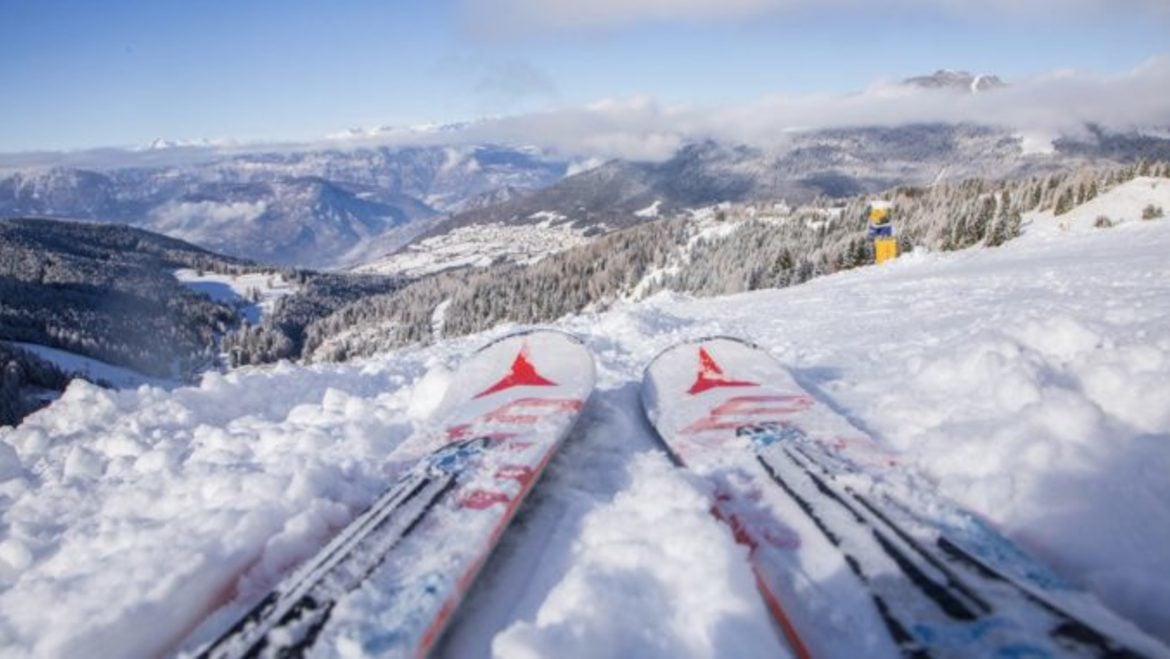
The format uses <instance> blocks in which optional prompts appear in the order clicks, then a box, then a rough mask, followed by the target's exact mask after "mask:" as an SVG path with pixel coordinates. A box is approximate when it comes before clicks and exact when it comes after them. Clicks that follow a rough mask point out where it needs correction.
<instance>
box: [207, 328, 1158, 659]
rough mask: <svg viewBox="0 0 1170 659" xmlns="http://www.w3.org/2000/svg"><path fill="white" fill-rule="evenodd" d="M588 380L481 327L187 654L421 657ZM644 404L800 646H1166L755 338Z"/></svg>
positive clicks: (663, 371)
mask: <svg viewBox="0 0 1170 659" xmlns="http://www.w3.org/2000/svg"><path fill="white" fill-rule="evenodd" d="M593 385H594V363H593V358H592V355H591V354H590V353H589V351H588V349H587V348H586V347H585V346H584V345H583V344H582V343H581V342H580V341H579V340H578V339H576V338H574V337H572V336H569V335H567V334H563V333H560V332H552V331H533V332H526V333H521V334H515V335H511V336H508V337H505V338H503V339H500V340H498V341H495V342H493V343H491V344H489V345H487V346H485V347H484V348H482V349H480V350H479V351H478V352H476V353H475V354H474V355H472V356H471V357H469V358H468V359H467V360H466V361H465V362H464V363H463V364H462V365H461V366H460V368H459V370H458V372H457V373H456V374H455V377H454V378H453V380H452V384H451V386H450V387H449V389H448V391H447V392H446V394H445V396H444V398H443V401H442V403H441V404H440V405H439V407H438V409H437V411H436V413H435V415H434V419H435V423H434V427H433V428H432V429H431V430H430V431H428V432H422V433H418V434H416V435H414V436H413V437H411V438H410V439H409V440H407V441H406V442H404V443H403V445H401V446H400V447H399V448H397V449H396V450H395V452H394V454H393V455H392V456H390V457H391V461H392V462H393V463H394V464H400V465H404V467H403V469H401V470H399V473H400V475H399V476H398V478H397V480H396V481H395V483H394V485H393V486H392V487H390V489H388V490H387V491H386V492H385V493H384V494H383V495H382V496H381V497H380V498H379V499H378V500H377V501H376V502H375V503H374V504H373V505H372V506H371V507H370V508H369V509H368V510H367V511H366V512H364V513H363V514H362V515H360V516H359V517H358V518H356V519H355V520H354V521H353V522H352V523H351V524H350V525H349V526H347V527H346V528H345V529H344V530H343V531H342V532H341V533H340V534H339V535H338V536H337V537H336V538H335V539H334V540H333V541H332V542H330V543H329V544H328V545H327V546H326V547H325V548H324V549H322V550H321V551H320V552H319V553H318V554H317V555H316V556H315V557H314V558H313V560H311V561H309V562H308V563H307V564H306V565H305V566H303V567H302V568H300V569H299V570H297V571H296V572H295V573H293V574H292V575H291V576H290V577H288V578H287V579H285V580H284V581H283V582H281V583H280V584H279V585H278V586H277V588H276V589H275V590H273V591H272V593H270V594H269V595H268V596H266V597H265V598H263V599H262V600H261V601H260V602H259V603H257V604H256V605H255V606H254V607H253V608H252V609H251V610H250V611H249V612H248V613H247V614H246V615H245V616H244V617H243V618H241V619H240V620H239V622H237V623H236V624H235V625H234V626H233V627H232V628H231V629H229V630H227V631H226V632H225V633H224V634H223V635H222V636H220V638H218V639H217V640H216V641H214V642H213V643H211V644H210V645H208V646H207V647H205V648H204V649H202V651H201V653H200V655H199V656H200V657H212V658H216V659H219V658H226V657H254V656H280V657H284V656H302V655H305V654H314V655H316V654H321V655H326V656H329V655H346V656H350V655H365V656H423V655H426V654H427V653H428V652H429V651H430V649H431V648H432V647H433V646H434V644H435V642H436V641H437V640H438V638H439V635H440V634H441V632H442V631H443V628H444V627H445V625H446V624H447V622H448V621H449V620H450V618H451V616H452V614H453V613H454V611H455V609H456V607H457V606H458V605H459V603H460V601H461V600H462V599H463V597H464V595H465V594H466V593H467V591H468V589H469V588H470V587H471V584H472V582H473V581H474V579H475V576H476V574H477V573H478V572H479V570H480V568H482V566H483V564H484V562H485V561H486V559H487V556H488V554H489V553H490V552H491V550H492V549H493V548H494V547H495V545H496V544H497V542H498V540H499V538H500V536H501V535H502V534H503V532H504V530H505V528H506V527H507V525H508V523H509V521H510V520H511V519H512V517H513V516H514V515H515V513H516V510H517V509H518V507H519V506H520V504H521V502H522V501H523V500H524V497H525V495H526V494H527V493H528V491H529V490H530V489H531V488H532V487H533V485H534V484H535V482H536V480H537V479H538V478H539V477H540V475H541V473H542V472H543V470H544V468H545V466H546V465H547V464H548V462H549V460H550V459H551V457H552V455H553V454H554V452H555V451H556V448H557V446H558V445H559V444H560V443H561V441H562V440H563V439H564V438H565V436H566V435H567V434H568V433H569V431H570V429H571V428H572V425H573V423H574V421H575V420H576V418H577V416H578V413H579V412H580V410H581V408H582V407H583V406H584V404H585V401H586V400H587V399H588V397H589V395H590V393H591V391H592V389H593ZM643 401H644V406H645V410H646V413H647V416H648V417H649V418H650V420H651V422H652V423H653V424H654V426H655V427H656V429H657V430H658V432H659V434H660V436H661V437H662V439H663V441H664V442H665V444H666V445H667V447H668V449H669V451H670V453H671V455H672V456H673V457H674V459H675V460H676V461H677V462H679V463H681V464H683V465H685V466H687V467H688V468H690V469H692V470H694V471H696V472H698V473H700V474H703V475H704V476H705V477H706V478H708V479H710V481H711V482H712V483H713V484H714V486H715V492H716V495H715V498H714V501H713V507H712V510H713V512H714V513H715V515H717V516H718V517H719V518H721V519H722V520H724V521H725V522H727V524H728V525H729V526H730V527H731V529H732V531H733V533H734V534H735V537H736V539H737V540H738V541H740V542H742V543H744V544H746V545H747V546H748V547H749V548H750V554H749V555H750V560H751V565H752V568H753V570H754V571H755V574H756V577H757V581H758V584H759V588H760V592H761V594H762V595H763V596H764V599H765V602H766V603H767V606H768V608H769V610H770V611H771V613H772V614H773V615H774V616H775V618H776V620H777V622H778V623H779V624H780V626H781V628H782V629H783V630H784V633H785V635H786V637H787V639H788V641H789V643H790V645H791V647H792V649H793V650H794V652H795V653H796V654H797V655H799V656H817V657H820V656H825V657H854V656H897V655H914V656H929V655H940V656H953V655H962V656H987V655H995V656H1009V655H1010V656H1023V655H1031V656H1055V655H1064V654H1084V655H1089V656H1103V655H1118V656H1125V655H1134V654H1138V653H1148V654H1158V653H1161V652H1164V649H1162V648H1160V646H1158V645H1157V644H1156V643H1155V642H1153V641H1150V640H1149V639H1148V638H1147V637H1145V636H1143V635H1142V634H1140V633H1139V632H1137V631H1136V630H1134V629H1133V628H1132V626H1130V625H1128V624H1127V623H1125V622H1124V621H1121V620H1119V619H1117V618H1116V617H1115V616H1112V615H1111V614H1109V613H1108V612H1107V611H1106V610H1105V609H1104V608H1103V607H1102V606H1101V605H1100V604H1098V603H1097V602H1096V601H1095V600H1093V599H1092V598H1090V597H1089V596H1088V595H1086V594H1084V593H1082V592H1078V591H1074V590H1072V589H1071V588H1068V587H1067V586H1065V585H1064V584H1063V583H1061V582H1060V581H1059V580H1058V579H1056V578H1055V577H1054V576H1052V575H1050V574H1049V573H1047V572H1046V571H1045V570H1043V568H1042V567H1040V566H1039V565H1038V564H1037V563H1036V562H1035V561H1033V560H1031V559H1030V558H1028V557H1027V556H1026V555H1025V554H1023V553H1022V552H1020V551H1019V550H1017V549H1015V548H1014V547H1013V546H1012V545H1010V543H1008V542H1007V541H1006V540H1004V539H1003V538H1002V537H1000V536H998V535H997V534H996V533H995V532H993V531H992V530H990V529H989V528H988V527H987V526H986V525H984V524H982V523H980V522H979V520H978V519H976V518H975V517H973V516H971V515H969V514H966V513H964V512H963V511H961V510H959V509H957V508H954V507H953V506H950V505H948V504H946V503H945V502H943V501H941V500H940V499H938V498H937V497H935V496H933V495H931V494H930V492H931V490H930V488H929V487H926V486H924V485H923V484H922V483H920V482H919V481H918V480H916V479H915V478H914V477H913V476H912V475H911V474H908V473H905V470H902V469H899V468H898V467H897V465H896V459H895V458H894V457H893V456H892V455H890V454H887V453H885V452H884V451H882V450H881V449H880V448H879V447H878V446H877V445H876V444H875V443H874V442H873V441H872V439H870V438H869V437H867V436H865V435H864V434H861V433H859V432H858V431H857V430H856V429H855V428H853V427H852V426H851V425H850V424H849V423H848V422H846V421H845V420H844V419H843V418H841V417H840V416H839V415H837V414H836V413H835V412H833V411H832V410H830V409H829V408H827V407H826V406H825V405H823V404H820V403H818V402H817V401H815V400H814V399H813V398H812V397H811V396H810V395H809V394H808V393H807V392H805V391H804V390H803V389H802V388H801V387H800V386H799V385H797V383H796V382H795V381H794V380H793V379H792V377H791V375H790V374H789V373H788V371H787V370H786V369H784V368H783V367H782V366H781V365H779V364H778V363H777V362H775V361H774V360H772V359H771V357H770V356H769V355H767V353H766V352H764V351H763V350H761V349H759V348H757V347H754V346H751V345H749V344H746V343H743V342H741V341H738V340H734V339H727V338H712V339H704V340H700V341H696V342H691V343H684V344H681V345H679V346H675V347H674V348H671V349H669V350H667V351H666V352H664V353H662V354H661V355H659V356H658V357H657V358H656V359H655V360H654V361H653V362H652V363H651V364H650V366H649V367H648V368H647V369H646V374H645V379H644V383H643Z"/></svg>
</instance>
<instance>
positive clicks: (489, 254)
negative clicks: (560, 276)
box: [354, 211, 589, 277]
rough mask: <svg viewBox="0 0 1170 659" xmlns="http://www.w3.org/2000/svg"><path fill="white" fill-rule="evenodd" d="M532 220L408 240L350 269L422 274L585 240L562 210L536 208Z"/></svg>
mask: <svg viewBox="0 0 1170 659" xmlns="http://www.w3.org/2000/svg"><path fill="white" fill-rule="evenodd" d="M529 217H530V219H534V220H539V223H537V224H502V223H493V224H477V225H471V226H463V227H459V228H457V229H455V230H453V231H450V232H447V233H444V234H441V235H438V236H432V237H430V238H426V239H424V240H421V241H418V242H415V243H411V244H410V245H409V246H407V247H406V248H405V249H403V250H401V251H399V252H396V253H394V254H391V255H390V256H387V257H385V258H383V259H379V260H377V261H374V262H372V263H367V264H365V265H361V266H358V267H356V268H354V271H355V272H360V273H370V274H392V275H402V276H406V277H422V276H425V275H429V274H434V273H436V272H442V271H443V270H450V269H454V268H465V267H472V268H480V267H486V266H489V265H492V264H494V263H499V262H501V261H508V262H511V263H528V264H530V263H535V262H537V261H539V260H541V259H543V258H544V257H546V256H548V255H550V254H555V253H556V252H561V251H564V250H566V249H569V248H571V247H576V246H578V245H582V244H584V243H586V242H589V238H587V237H585V236H584V235H583V231H582V230H580V229H575V228H573V227H572V226H571V225H569V224H567V223H565V220H566V219H567V218H565V216H563V215H560V214H559V213H555V212H552V211H538V212H536V213H533V214H532V215H531V216H529Z"/></svg>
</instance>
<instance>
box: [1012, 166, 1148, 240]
mask: <svg viewBox="0 0 1170 659" xmlns="http://www.w3.org/2000/svg"><path fill="white" fill-rule="evenodd" d="M1151 206H1152V207H1153V208H1154V209H1155V211H1157V210H1158V209H1161V212H1162V213H1163V214H1165V212H1166V211H1165V209H1167V208H1170V179H1165V178H1153V177H1149V176H1139V177H1138V178H1135V179H1134V180H1132V181H1127V182H1125V183H1123V184H1121V185H1119V186H1117V187H1116V188H1113V189H1112V190H1109V191H1108V192H1106V193H1104V194H1102V195H1101V196H1099V197H1096V198H1094V199H1092V200H1090V201H1087V202H1085V203H1083V204H1081V205H1080V206H1077V207H1076V208H1073V209H1072V210H1070V211H1069V212H1067V213H1064V214H1063V215H1054V214H1053V213H1052V211H1045V212H1041V213H1030V214H1029V215H1028V217H1026V218H1025V221H1029V220H1030V222H1029V224H1028V226H1027V227H1026V229H1025V230H1026V231H1027V232H1028V233H1032V234H1040V235H1055V234H1069V233H1071V234H1079V233H1091V232H1094V231H1100V230H1101V229H1102V228H1107V227H1102V226H1098V225H1099V224H1105V225H1108V226H1115V225H1118V224H1123V223H1129V222H1140V221H1143V220H1142V215H1143V212H1144V211H1145V210H1146V208H1147V207H1151ZM1102 218H1104V219H1102Z"/></svg>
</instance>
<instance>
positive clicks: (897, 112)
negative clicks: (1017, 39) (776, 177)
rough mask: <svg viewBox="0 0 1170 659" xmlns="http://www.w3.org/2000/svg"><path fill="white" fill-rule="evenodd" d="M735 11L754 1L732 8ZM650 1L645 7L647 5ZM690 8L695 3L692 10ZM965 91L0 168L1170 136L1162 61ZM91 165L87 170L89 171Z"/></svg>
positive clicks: (885, 91) (587, 110)
mask: <svg viewBox="0 0 1170 659" xmlns="http://www.w3.org/2000/svg"><path fill="white" fill-rule="evenodd" d="M737 1H738V2H739V3H740V4H742V5H743V6H747V4H749V3H750V2H756V1H762V0H737ZM651 4H652V3H651ZM694 4H695V6H696V7H697V6H698V5H699V4H702V3H697V2H696V3H694ZM1007 82H1008V84H1007V86H1004V87H1000V88H996V89H991V90H987V91H981V92H977V93H970V92H969V91H964V90H955V89H923V88H920V87H917V86H913V85H907V84H905V83H904V82H902V81H899V80H884V81H878V82H876V83H874V84H872V85H871V86H870V87H869V88H868V89H865V90H862V91H859V92H855V93H852V94H844V95H840V94H837V95H830V94H808V95H786V94H775V95H769V96H765V97H762V98H759V99H757V100H755V101H752V102H747V103H740V104H726V105H721V106H709V105H664V104H662V103H659V102H658V101H656V100H655V99H653V98H651V97H648V96H635V97H628V98H618V99H603V100H600V101H597V102H594V103H591V104H588V105H585V106H571V107H562V108H559V109H555V110H549V111H542V112H533V113H527V114H516V115H509V116H499V117H492V118H486V119H481V120H477V121H473V122H468V123H464V124H458V125H454V126H442V127H433V126H432V127H426V128H420V129H414V128H381V129H375V130H365V131H351V132H348V133H345V134H343V135H341V136H334V137H333V138H330V139H326V140H321V141H311V142H302V143H295V144H279V145H273V144H268V145H261V144H239V145H229V146H196V147H185V148H178V149H171V150H170V151H172V152H173V153H171V154H167V153H158V152H142V153H138V154H134V153H129V152H125V151H113V150H101V151H87V152H77V153H72V154H16V155H6V156H0V167H2V166H5V165H7V166H29V165H38V164H41V165H48V164H56V163H59V162H60V161H62V160H68V161H69V164H74V165H77V164H79V162H80V164H81V165H85V164H86V162H85V161H86V160H87V159H89V160H98V161H101V160H108V159H110V158H130V159H132V160H134V161H135V162H137V161H139V160H146V159H150V160H151V161H154V162H157V161H158V160H159V159H163V160H165V159H167V158H170V157H173V158H197V157H200V155H201V154H216V155H222V154H223V153H230V152H232V151H240V152H248V151H255V150H257V149H258V148H267V149H274V150H280V149H289V150H298V149H305V148H342V149H345V148H361V147H368V146H380V145H387V146H409V145H437V144H439V145H441V144H467V143H499V144H511V145H533V146H537V147H540V148H543V149H547V150H549V151H552V152H555V153H557V154H559V155H563V156H569V157H574V158H581V159H586V158H594V159H598V158H600V159H607V158H627V159H632V160H661V159H665V158H668V157H669V156H670V155H672V154H673V153H674V152H675V151H676V150H677V149H678V147H680V146H681V145H683V144H685V143H687V142H691V141H696V140H703V139H716V140H725V141H730V142H735V143H744V144H753V145H761V146H767V145H770V144H778V143H783V141H784V140H785V137H786V135H789V134H791V133H792V132H794V131H804V130H816V129H823V128H846V127H859V126H898V125H905V124H914V123H976V124H983V125H993V126H1000V127H1006V128H1010V129H1013V130H1017V131H1019V132H1021V133H1024V134H1027V135H1031V136H1037V135H1038V136H1041V137H1048V138H1051V137H1055V136H1057V135H1060V134H1070V133H1071V134H1076V133H1077V132H1078V131H1081V130H1083V129H1084V127H1085V126H1086V125H1087V124H1098V125H1100V126H1102V127H1105V128H1108V129H1111V130H1117V131H1128V130H1135V129H1168V128H1170V94H1168V93H1166V92H1167V90H1170V55H1162V56H1159V57H1156V58H1153V59H1150V60H1148V61H1146V62H1144V63H1143V64H1141V65H1140V66H1138V67H1136V68H1134V69H1133V70H1131V71H1128V72H1126V73H1123V74H1120V75H1099V74H1094V73H1088V72H1082V71H1072V70H1067V71H1055V72H1051V73H1048V74H1044V75H1039V76H1035V77H1033V78H1029V79H1025V80H1017V81H1012V80H1009V81H1007ZM89 166H97V165H96V164H93V163H90V164H89Z"/></svg>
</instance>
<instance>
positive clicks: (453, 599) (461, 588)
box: [414, 400, 807, 659]
mask: <svg viewBox="0 0 1170 659" xmlns="http://www.w3.org/2000/svg"><path fill="white" fill-rule="evenodd" d="M573 402H575V403H576V404H577V405H576V407H577V408H578V409H579V408H580V407H581V405H583V404H584V401H580V400H578V401H573ZM553 453H556V450H555V448H553V449H550V450H549V451H547V452H546V453H545V454H544V457H542V458H541V459H540V463H539V464H537V465H536V468H535V469H533V470H532V473H533V477H532V478H530V479H529V480H528V481H527V482H524V483H521V485H520V492H519V493H518V494H517V495H516V496H515V497H513V498H512V499H511V500H510V501H508V507H507V508H506V509H505V510H504V514H503V515H501V516H500V518H499V520H498V521H497V522H496V526H495V528H493V529H492V533H491V536H490V537H489V538H488V541H487V544H485V545H484V549H482V550H481V551H480V552H479V554H478V555H477V556H476V557H475V560H474V561H472V562H471V565H470V566H469V567H468V568H467V570H466V571H464V573H463V576H461V577H460V578H459V581H458V582H457V583H456V585H455V590H454V592H452V593H451V594H450V595H449V596H448V597H447V600H446V601H445V602H443V606H442V607H441V608H440V609H439V612H438V614H436V615H435V617H434V618H433V619H432V620H431V624H430V625H429V626H428V627H427V629H426V631H424V632H423V635H422V640H421V641H420V642H419V645H418V647H416V648H415V655H414V656H415V657H417V658H419V659H421V658H423V657H426V656H427V654H429V653H430V651H431V648H432V647H434V645H435V641H437V640H438V639H439V635H440V634H441V633H442V631H443V629H444V628H446V626H447V622H448V621H449V620H450V618H451V614H452V613H454V612H455V608H456V606H457V605H458V604H459V602H460V600H462V599H463V596H464V595H466V594H467V590H468V589H469V588H471V583H472V582H473V581H475V576H476V575H477V574H479V571H480V568H482V567H483V564H484V563H485V562H486V561H487V557H488V556H489V555H490V554H491V552H492V549H494V548H495V546H496V544H497V543H498V542H499V540H500V536H502V535H503V534H504V529H506V528H508V524H509V523H510V522H511V521H512V518H513V517H515V515H516V511H517V509H519V507H520V503H521V502H522V501H524V499H525V497H527V496H528V492H529V491H530V490H531V489H532V486H533V485H535V483H536V480H537V479H538V478H540V476H541V474H543V473H544V469H545V467H547V466H548V463H549V462H550V461H551V460H552V457H553ZM802 659H807V655H805V657H803V658H802Z"/></svg>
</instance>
